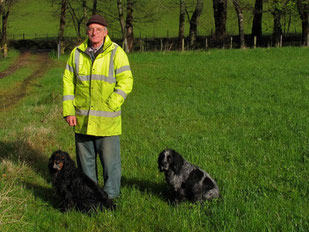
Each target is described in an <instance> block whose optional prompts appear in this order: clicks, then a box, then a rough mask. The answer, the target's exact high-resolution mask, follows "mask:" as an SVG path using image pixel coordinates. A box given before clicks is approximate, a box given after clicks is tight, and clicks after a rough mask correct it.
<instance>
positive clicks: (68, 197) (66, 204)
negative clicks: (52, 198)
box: [59, 188, 75, 212]
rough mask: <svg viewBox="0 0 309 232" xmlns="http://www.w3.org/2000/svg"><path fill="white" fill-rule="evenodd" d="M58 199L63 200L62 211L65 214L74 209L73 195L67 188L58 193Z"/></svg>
mask: <svg viewBox="0 0 309 232" xmlns="http://www.w3.org/2000/svg"><path fill="white" fill-rule="evenodd" d="M59 195H60V198H61V199H62V200H63V211H64V212H66V211H68V210H70V209H72V208H74V206H75V204H74V201H73V195H72V193H71V192H70V191H68V190H67V188H62V189H61V190H60V191H59Z"/></svg>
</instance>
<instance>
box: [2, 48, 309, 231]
mask: <svg viewBox="0 0 309 232" xmlns="http://www.w3.org/2000/svg"><path fill="white" fill-rule="evenodd" d="M9 54H10V57H9V58H8V59H6V60H0V66H1V67H2V64H3V63H4V62H6V65H8V63H10V62H13V61H14V60H15V59H16V56H17V55H18V53H17V52H14V53H9ZM66 58H67V56H62V57H61V58H60V60H56V59H55V58H53V59H54V62H55V65H54V66H52V68H51V69H49V70H48V72H47V74H45V75H44V77H42V78H40V79H38V80H36V82H34V83H32V85H31V87H30V88H29V89H28V90H27V96H26V97H25V98H23V99H22V100H21V101H20V102H19V103H18V104H17V105H14V106H12V107H10V108H7V109H3V110H2V111H1V114H0V121H1V124H0V141H1V142H0V160H1V163H0V228H1V229H0V230H1V231H3V232H6V231H89V232H90V231H165V232H166V231H229V232H231V231H237V232H238V231H257V232H260V231H287V232H291V231H308V230H309V211H308V208H309V199H308V195H309V184H308V176H309V137H308V135H309V126H308V125H309V117H308V105H309V98H308V91H309V69H308V60H309V53H308V49H306V48H290V47H286V48H280V49H279V48H277V49H275V48H270V49H246V50H209V51H198V52H183V53H181V52H147V53H133V54H130V55H129V59H130V62H131V68H132V70H133V74H134V78H135V82H134V89H133V92H132V94H131V95H130V96H129V97H128V98H127V100H126V102H125V104H124V106H123V109H122V112H123V135H122V136H121V154H122V166H123V174H122V190H121V191H122V193H121V197H120V198H119V199H117V201H116V204H117V209H116V211H114V212H109V211H103V212H99V213H98V214H96V215H93V216H91V217H89V216H87V215H84V214H82V213H79V212H76V211H71V212H68V213H62V212H60V210H59V199H58V198H57V197H56V196H55V194H54V191H53V188H52V186H51V183H50V178H49V175H48V170H47V163H48V158H49V156H50V155H51V153H52V151H54V150H57V149H62V150H65V151H67V152H69V153H70V155H71V156H72V158H73V159H74V160H75V148H74V140H73V136H74V133H73V131H72V129H71V128H69V127H68V126H67V125H66V123H65V122H64V120H63V119H62V116H61V111H62V109H61V107H62V105H61V104H62V103H61V99H62V96H61V92H62V90H61V88H62V87H61V76H62V73H63V69H64V67H65V60H66ZM25 72H27V73H28V72H29V70H25ZM8 78H16V75H15V76H14V75H12V76H8V77H5V78H3V79H0V85H1V87H2V88H6V89H11V90H12V91H14V83H13V82H12V81H7V80H6V79H8ZM21 79H22V78H19V79H18V78H16V82H18V81H22V80H21ZM165 148H173V149H175V150H177V151H178V152H180V153H181V154H182V155H183V156H184V157H185V158H186V159H187V160H188V161H190V162H191V163H194V164H196V165H198V166H199V167H201V168H203V169H204V170H206V171H207V172H209V173H210V174H211V176H213V177H214V178H215V179H216V181H217V183H218V185H219V188H220V191H221V198H220V199H218V200H214V201H211V202H205V203H203V204H192V203H188V202H185V203H182V204H179V205H174V204H173V203H171V202H170V201H169V200H168V199H169V196H170V191H169V189H168V188H167V186H166V183H165V181H164V176H163V174H162V173H159V171H158V168H157V157H158V154H159V153H160V152H161V151H162V150H163V149H165ZM99 172H100V173H102V170H101V169H100V170H99ZM99 182H100V185H103V180H102V178H100V181H99Z"/></svg>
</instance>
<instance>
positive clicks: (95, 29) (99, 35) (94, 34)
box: [87, 23, 107, 47]
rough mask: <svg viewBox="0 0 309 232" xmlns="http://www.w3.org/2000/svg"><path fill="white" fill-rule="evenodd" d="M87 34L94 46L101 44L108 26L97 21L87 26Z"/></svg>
mask: <svg viewBox="0 0 309 232" xmlns="http://www.w3.org/2000/svg"><path fill="white" fill-rule="evenodd" d="M87 35H88V38H89V40H90V42H91V45H92V46H93V47H96V46H99V45H100V44H101V43H102V42H103V40H104V38H105V36H106V35H107V28H106V27H104V26H102V25H100V24H96V23H92V24H90V25H89V26H88V27H87Z"/></svg>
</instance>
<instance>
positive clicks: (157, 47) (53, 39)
mask: <svg viewBox="0 0 309 232" xmlns="http://www.w3.org/2000/svg"><path fill="white" fill-rule="evenodd" d="M111 37H112V35H111ZM308 37H309V36H308ZM8 40H9V45H10V46H13V47H15V48H29V47H30V48H31V47H32V48H35V47H38V48H46V49H54V50H57V49H58V45H57V34H53V33H45V34H42V33H41V34H40V33H37V34H26V33H21V34H10V35H8ZM112 40H113V41H115V42H116V43H118V44H119V45H122V39H120V38H113V37H112ZM65 43H66V44H65V47H66V50H71V49H72V48H73V47H74V46H76V45H77V44H78V43H80V40H78V39H77V38H76V37H75V36H71V37H65ZM245 45H246V47H251V48H255V47H284V46H303V41H302V37H301V34H296V33H295V34H287V35H282V36H281V37H280V40H279V41H278V40H275V38H274V37H273V36H272V35H263V36H261V37H259V38H258V39H257V38H256V37H252V36H251V35H246V36H245ZM307 46H309V38H308V39H307ZM239 47H240V41H239V36H238V35H236V36H234V35H227V36H225V37H224V38H223V39H220V40H218V39H216V38H215V37H214V36H212V35H209V36H198V37H197V38H196V42H195V46H194V47H192V46H190V41H189V37H185V38H184V39H183V40H182V41H179V39H178V38H177V37H173V38H169V37H164V38H155V37H152V38H149V37H148V38H147V37H142V36H141V34H140V37H139V38H135V39H134V48H133V50H134V51H139V52H144V51H166V50H192V49H210V48H222V49H231V48H239Z"/></svg>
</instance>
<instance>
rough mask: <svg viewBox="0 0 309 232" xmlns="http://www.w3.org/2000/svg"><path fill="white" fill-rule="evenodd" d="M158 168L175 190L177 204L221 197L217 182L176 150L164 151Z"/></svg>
mask: <svg viewBox="0 0 309 232" xmlns="http://www.w3.org/2000/svg"><path fill="white" fill-rule="evenodd" d="M158 167H159V170H160V172H164V175H165V179H166V181H167V183H168V184H169V185H170V186H171V187H172V188H173V190H174V193H175V202H176V203H178V202H181V201H184V200H189V201H191V202H197V201H198V202H201V201H204V200H211V199H213V198H217V197H219V188H218V185H217V183H216V182H215V180H214V179H212V178H211V176H210V175H209V174H208V173H207V172H205V171H203V170H202V169H200V168H199V167H197V166H195V165H193V164H191V163H189V162H187V161H186V160H185V159H184V158H183V157H182V156H181V155H180V154H179V153H177V152H176V151H174V150H164V151H162V152H161V153H160V154H159V158H158Z"/></svg>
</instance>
